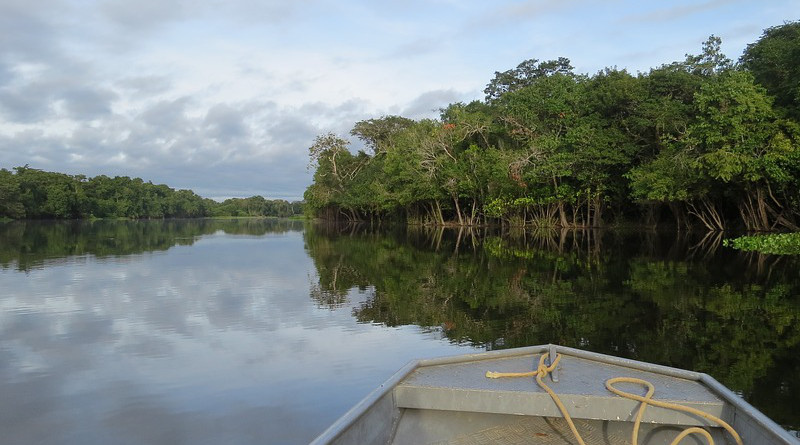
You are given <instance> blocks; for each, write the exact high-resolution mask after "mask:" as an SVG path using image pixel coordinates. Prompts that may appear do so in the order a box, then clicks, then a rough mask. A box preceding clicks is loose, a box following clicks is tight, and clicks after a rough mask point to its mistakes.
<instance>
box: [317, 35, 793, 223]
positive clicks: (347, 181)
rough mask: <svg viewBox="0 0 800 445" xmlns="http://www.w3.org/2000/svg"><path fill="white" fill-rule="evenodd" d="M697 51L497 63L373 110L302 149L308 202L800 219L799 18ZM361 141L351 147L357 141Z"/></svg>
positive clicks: (416, 215)
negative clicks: (473, 96)
mask: <svg viewBox="0 0 800 445" xmlns="http://www.w3.org/2000/svg"><path fill="white" fill-rule="evenodd" d="M721 46H722V41H721V39H720V38H719V37H715V36H713V35H712V36H711V37H709V39H708V40H707V41H706V42H704V43H703V44H702V48H701V52H700V54H698V55H686V58H685V60H683V61H679V62H673V63H668V64H664V65H662V66H659V67H657V68H652V69H650V71H649V72H646V73H637V74H636V75H634V74H631V73H629V72H627V71H626V70H624V69H617V68H616V67H614V68H606V69H603V70H601V71H600V72H598V73H596V74H594V75H585V74H578V73H575V72H574V68H573V67H572V65H571V62H570V60H569V59H567V58H558V59H556V60H548V61H539V60H537V59H530V60H525V61H523V62H522V63H520V64H519V65H518V66H517V67H516V68H513V69H509V70H507V71H502V72H496V73H495V76H494V78H493V79H491V80H490V81H489V83H488V85H487V86H486V89H485V90H484V92H485V94H486V96H485V99H484V100H482V101H477V100H476V101H473V102H470V103H454V104H450V105H448V106H447V107H445V108H443V109H441V110H440V117H439V118H438V119H422V120H418V121H415V120H412V119H408V118H405V117H402V116H382V117H377V118H373V119H367V120H363V121H360V122H357V123H355V124H354V126H353V128H352V130H351V131H350V135H351V136H353V137H354V138H356V139H358V141H359V142H358V143H356V144H352V143H351V141H349V140H348V139H346V138H344V137H341V136H339V135H336V134H334V133H326V134H321V135H319V136H317V137H316V139H315V140H314V142H313V144H312V145H311V146H310V148H309V155H310V167H311V168H313V169H314V170H315V173H314V179H313V183H312V184H311V185H310V186H309V187H308V189H307V190H306V192H305V202H306V212H307V213H308V214H310V215H312V216H315V217H317V218H321V219H326V220H347V221H373V222H375V221H379V222H381V221H400V222H404V223H406V224H412V225H436V226H447V225H458V226H479V225H486V224H498V223H500V224H503V225H505V226H529V227H530V226H533V227H562V228H580V227H603V226H607V225H609V224H629V223H633V224H637V225H644V226H649V227H654V226H657V225H673V226H675V227H677V228H678V229H685V228H686V229H688V228H692V227H702V228H705V229H707V230H711V231H721V230H727V229H737V230H746V231H751V232H761V231H798V230H800V193H798V190H800V107H799V106H798V104H800V22H786V23H784V24H783V25H780V26H775V27H772V28H769V29H766V30H765V31H764V32H763V34H762V36H761V37H760V38H759V39H758V40H757V41H756V42H754V43H751V44H749V45H748V46H747V48H746V49H745V51H744V53H743V54H742V56H741V57H740V58H739V59H738V61H735V62H734V61H732V60H731V59H729V58H728V57H726V56H725V54H723V52H722V50H721ZM358 147H363V149H361V150H356V148H358Z"/></svg>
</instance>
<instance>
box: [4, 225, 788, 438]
mask: <svg viewBox="0 0 800 445" xmlns="http://www.w3.org/2000/svg"><path fill="white" fill-rule="evenodd" d="M0 240H2V243H0V265H2V267H0V288H2V289H3V292H2V294H0V400H3V401H4V402H2V403H0V431H2V432H3V434H2V436H0V443H2V444H6V443H9V444H16V443H26V444H27V443H43V444H73V443H74V444H82V445H83V444H93V443H116V444H128V443H130V444H142V443H152V444H167V443H169V444H175V443H193V444H194V443H201V444H202V443H237V444H248V443H277V444H299V443H307V442H308V441H309V440H310V439H312V438H313V437H314V436H316V434H318V433H319V432H321V431H322V430H323V429H324V428H325V427H326V426H327V425H329V424H330V423H331V422H332V421H333V420H335V419H336V418H337V417H339V416H340V415H341V414H343V413H344V412H345V411H346V410H347V409H349V407H351V406H352V405H353V404H354V403H355V402H357V401H358V400H360V399H361V398H362V397H363V396H364V395H366V394H367V393H368V392H369V391H371V390H372V389H373V388H374V387H376V386H377V385H378V384H380V383H381V382H383V381H384V380H385V379H386V378H388V377H389V376H390V375H391V374H393V373H394V372H395V371H396V370H397V369H399V368H400V367H401V366H403V365H404V364H405V363H406V362H407V361H408V360H409V359H412V358H420V357H430V356H436V355H443V354H455V353H460V352H465V350H472V349H482V348H506V347H514V346H522V345H530V344H541V343H547V342H557V343H561V344H565V345H570V346H578V347H583V348H588V349H591V350H595V351H600V352H608V353H613V354H616V355H622V356H628V357H632V358H636V359H640V360H647V361H653V362H658V363H664V364H668V365H673V366H679V367H685V368H692V369H697V370H700V371H705V372H709V373H710V374H712V375H714V376H715V377H717V378H719V379H720V380H722V381H723V382H724V383H726V384H727V385H729V386H731V387H732V388H734V389H735V390H738V391H741V392H742V394H744V395H745V397H747V398H748V399H749V400H751V401H752V402H753V403H754V404H756V405H757V406H758V407H759V408H761V409H762V410H764V411H765V412H766V413H767V414H768V415H769V416H771V417H772V418H774V419H776V420H777V421H779V422H781V423H783V424H784V425H786V426H789V427H793V428H797V425H800V419H798V415H797V413H796V412H795V411H796V410H794V403H795V401H796V400H797V399H798V397H800V385H798V383H797V381H796V377H797V376H798V375H800V360H798V357H800V346H798V345H800V324H798V322H800V301H799V300H800V297H798V295H799V294H800V293H798V290H800V277H798V274H797V270H798V266H800V264H798V259H797V258H791V257H785V258H782V259H780V260H776V259H775V258H772V257H759V256H757V255H753V254H742V253H738V252H735V251H732V250H728V249H726V248H723V247H721V246H720V244H719V240H718V239H716V238H713V237H705V236H704V234H680V235H679V236H677V237H676V236H675V235H674V234H671V233H655V232H650V233H647V232H631V233H622V232H605V233H601V232H588V231H587V232H547V231H544V232H534V233H530V232H509V233H494V232H492V231H489V230H481V231H472V232H470V231H466V230H462V231H458V230H452V231H429V230H404V229H397V228H396V229H390V230H386V229H385V230H381V231H377V230H369V229H368V228H364V227H359V226H350V227H341V226H339V227H326V226H304V224H303V223H302V222H291V221H277V220H244V221H219V220H218V221H214V220H203V221H154V222H124V221H123V222H109V221H98V222H92V223H27V224H24V223H14V224H0Z"/></svg>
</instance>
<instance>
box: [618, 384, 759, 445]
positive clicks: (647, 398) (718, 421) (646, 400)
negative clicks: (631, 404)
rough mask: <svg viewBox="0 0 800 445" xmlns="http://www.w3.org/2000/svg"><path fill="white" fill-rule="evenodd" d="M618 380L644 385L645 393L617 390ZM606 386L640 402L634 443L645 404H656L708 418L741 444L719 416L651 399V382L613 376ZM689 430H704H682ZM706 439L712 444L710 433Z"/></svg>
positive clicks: (674, 442) (652, 390) (653, 389)
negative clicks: (640, 394)
mask: <svg viewBox="0 0 800 445" xmlns="http://www.w3.org/2000/svg"><path fill="white" fill-rule="evenodd" d="M618 382H626V383H636V384H639V385H643V386H646V387H647V394H646V395H645V396H644V397H642V396H639V395H636V394H631V393H628V392H625V391H622V390H619V389H617V388H614V386H613V385H614V384H615V383H618ZM606 388H608V390H609V391H611V392H613V393H614V394H616V395H618V396H620V397H624V398H626V399H631V400H636V401H638V402H641V404H642V405H641V406H640V407H639V414H638V415H637V416H636V424H635V425H634V429H633V433H634V441H633V443H634V445H636V444H637V443H638V442H636V440H635V438H636V434H638V430H639V423H640V422H641V417H642V415H643V414H644V410H645V408H646V407H647V405H653V406H658V407H661V408H666V409H671V410H675V411H683V412H686V413H690V414H694V415H696V416H700V417H702V418H704V419H707V420H710V421H711V422H713V423H716V424H717V425H719V426H721V427H723V428H725V430H726V431H728V432H729V433H730V434H731V436H733V439H734V440H735V441H736V443H737V444H739V445H743V444H742V438H741V437H739V434H738V433H737V432H736V430H734V429H733V427H732V426H730V425H728V423H726V422H725V421H724V420H722V419H720V418H719V417H716V416H712V415H711V414H708V413H707V412H704V411H700V410H699V409H696V408H692V407H689V406H683V405H679V404H677V403H670V402H662V401H660V400H655V399H653V398H652V396H653V392H655V388H654V387H653V384H652V383H650V382H648V381H646V380H642V379H636V378H633V377H615V378H613V379H608V380H607V381H606ZM689 430H701V431H705V430H703V429H702V428H696V427H695V428H689V429H687V430H684V433H685V432H687V431H689ZM694 432H696V431H691V432H688V433H687V434H683V433H681V434H680V435H679V436H678V437H677V438H675V441H673V442H672V444H671V445H677V444H678V442H680V440H682V439H683V438H684V437H686V436H687V435H689V434H692V433H694ZM708 439H709V444H712V445H713V443H714V441H713V440H711V436H710V435H709V436H708Z"/></svg>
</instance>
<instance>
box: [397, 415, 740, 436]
mask: <svg viewBox="0 0 800 445" xmlns="http://www.w3.org/2000/svg"><path fill="white" fill-rule="evenodd" d="M575 426H576V428H577V429H578V432H579V433H580V434H581V437H582V438H583V440H584V441H585V442H586V445H611V444H613V445H631V433H632V428H633V423H632V422H616V421H601V420H583V419H576V420H575ZM682 430H683V427H676V426H671V425H654V424H642V425H641V429H640V431H639V445H661V444H665V445H666V444H669V443H670V442H672V440H673V439H674V438H675V436H677V435H678V434H679V433H680V432H681V431H682ZM711 433H712V435H713V437H714V441H715V443H716V444H718V445H722V444H728V443H729V442H728V441H727V439H728V438H727V437H724V435H723V432H722V431H720V430H719V429H711ZM391 443H392V444H393V445H412V444H427V445H483V444H487V445H488V444H492V445H521V444H542V445H562V444H563V445H572V444H575V443H577V442H576V440H575V438H574V436H573V435H572V432H571V431H570V429H569V426H568V425H567V422H566V421H565V420H564V419H563V418H552V417H531V416H514V415H505V414H485V413H484V414H481V413H456V412H452V411H435V410H414V409H407V410H405V412H404V413H403V415H402V419H401V421H400V424H399V426H398V429H397V431H396V434H395V437H394V440H393V441H392V442H391ZM682 444H690V445H694V444H697V445H701V444H705V441H704V440H703V439H700V438H695V437H687V438H686V439H684V441H683V442H682Z"/></svg>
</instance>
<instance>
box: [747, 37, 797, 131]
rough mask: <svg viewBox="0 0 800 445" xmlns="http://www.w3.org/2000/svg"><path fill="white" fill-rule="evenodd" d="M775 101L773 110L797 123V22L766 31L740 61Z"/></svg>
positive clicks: (749, 47) (748, 48)
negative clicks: (781, 112)
mask: <svg viewBox="0 0 800 445" xmlns="http://www.w3.org/2000/svg"><path fill="white" fill-rule="evenodd" d="M739 61H740V62H741V64H742V66H744V68H745V69H747V70H748V71H750V72H751V73H753V76H754V78H755V81H756V82H757V83H758V84H760V85H762V86H763V87H764V88H766V89H767V93H769V94H770V95H771V96H773V97H774V98H775V107H776V108H777V109H779V110H782V111H783V112H784V113H786V115H788V116H790V117H791V118H793V119H795V120H800V22H787V23H784V24H783V25H781V26H775V27H772V28H768V29H766V30H765V31H764V33H763V34H762V36H761V38H760V39H759V40H758V41H757V42H755V43H751V44H749V45H747V48H746V49H745V51H744V54H743V55H742V57H741V58H740V59H739Z"/></svg>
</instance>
